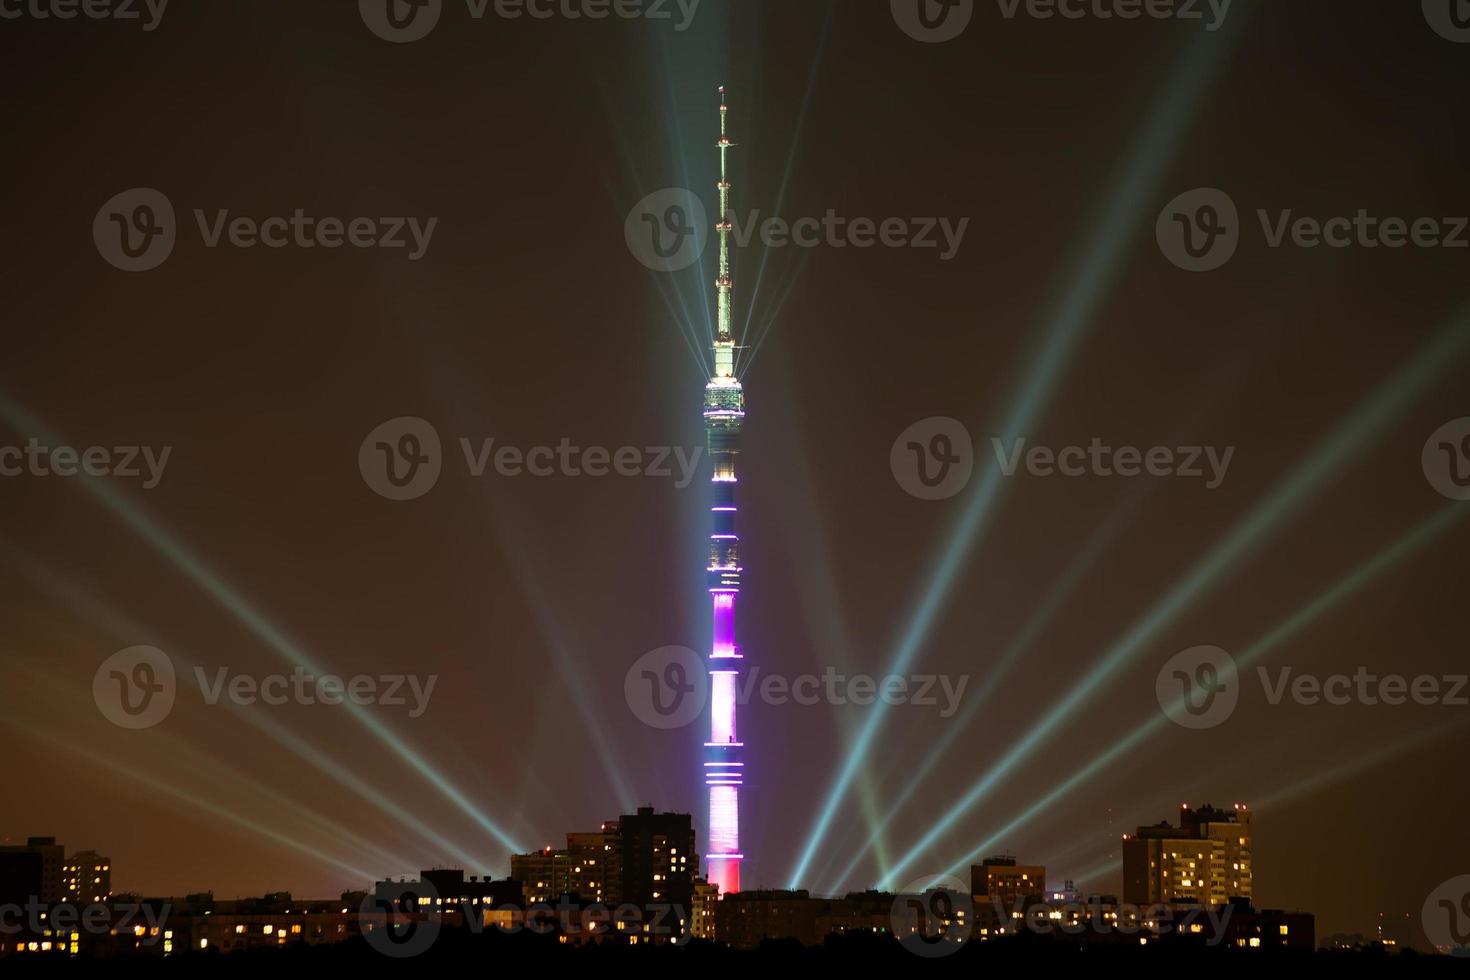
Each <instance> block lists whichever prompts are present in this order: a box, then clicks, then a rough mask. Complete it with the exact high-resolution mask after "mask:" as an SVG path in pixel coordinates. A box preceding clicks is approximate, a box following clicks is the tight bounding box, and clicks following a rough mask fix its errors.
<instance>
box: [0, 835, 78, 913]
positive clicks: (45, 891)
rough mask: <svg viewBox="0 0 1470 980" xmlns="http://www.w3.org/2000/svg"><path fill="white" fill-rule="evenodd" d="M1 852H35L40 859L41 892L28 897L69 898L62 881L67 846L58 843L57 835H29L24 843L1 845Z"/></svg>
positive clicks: (54, 901)
mask: <svg viewBox="0 0 1470 980" xmlns="http://www.w3.org/2000/svg"><path fill="white" fill-rule="evenodd" d="M0 854H34V855H36V857H37V858H38V859H39V860H40V864H41V888H40V894H39V895H31V896H27V897H28V898H31V899H34V898H39V899H40V900H41V901H42V902H46V903H56V902H64V901H66V900H67V895H66V886H65V884H64V883H63V881H62V877H63V874H64V872H63V870H62V869H63V867H64V866H65V865H66V848H65V847H63V846H62V845H60V844H58V843H56V838H55V837H27V838H26V842H25V844H23V845H22V844H10V845H5V846H0Z"/></svg>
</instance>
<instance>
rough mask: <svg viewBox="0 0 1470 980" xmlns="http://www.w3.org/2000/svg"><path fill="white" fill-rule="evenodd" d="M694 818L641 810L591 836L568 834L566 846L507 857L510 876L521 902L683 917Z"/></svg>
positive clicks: (689, 896)
mask: <svg viewBox="0 0 1470 980" xmlns="http://www.w3.org/2000/svg"><path fill="white" fill-rule="evenodd" d="M694 845H695V837H694V818H693V817H691V816H690V815H689V814H687V813H655V812H654V809H653V807H651V806H645V807H639V808H638V812H637V813H625V814H623V815H622V816H621V817H619V818H618V819H616V820H609V821H608V822H607V823H604V824H603V825H602V827H601V828H600V829H598V830H596V831H591V832H576V831H574V832H572V833H569V834H567V846H566V847H565V848H563V849H554V848H551V847H546V848H543V849H542V850H539V851H532V852H531V853H530V854H516V855H513V856H512V857H511V859H510V876H511V877H512V878H513V879H515V880H516V881H519V882H520V883H521V885H522V887H523V888H524V889H525V893H526V901H528V902H531V903H540V902H548V903H555V902H556V901H557V900H559V899H560V898H561V897H562V896H564V895H574V896H576V897H578V898H580V899H582V900H583V901H585V902H600V903H601V904H603V905H607V906H609V907H615V906H621V905H633V906H636V907H637V908H639V909H640V910H642V911H644V912H649V911H650V910H651V909H653V907H654V906H659V905H674V906H678V907H679V908H680V909H682V910H684V911H686V912H687V911H688V909H689V908H690V904H691V902H692V901H693V898H694V879H695V878H696V877H697V876H698V874H699V855H698V854H697V853H696V852H695V846H694Z"/></svg>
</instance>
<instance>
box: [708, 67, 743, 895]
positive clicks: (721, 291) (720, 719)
mask: <svg viewBox="0 0 1470 980" xmlns="http://www.w3.org/2000/svg"><path fill="white" fill-rule="evenodd" d="M727 111H728V107H727V106H726V105H725V89H724V86H721V87H720V139H719V142H718V143H717V144H716V145H717V146H718V147H719V149H720V182H719V183H718V184H717V185H716V186H717V187H718V188H719V191H720V221H719V223H718V224H717V225H716V226H715V229H716V230H717V231H718V232H719V234H720V274H719V278H717V279H716V280H715V289H716V290H718V297H719V322H718V326H717V329H716V332H715V374H714V377H712V378H710V381H709V384H707V385H705V388H704V430H705V435H706V437H707V439H708V441H709V455H710V461H711V463H712V465H713V467H714V474H713V476H712V477H711V481H712V483H713V485H714V506H713V507H712V508H711V509H710V516H711V518H712V521H711V523H712V524H713V525H714V530H713V531H712V533H711V534H710V543H709V566H708V568H707V570H706V573H707V575H708V576H709V591H710V599H711V601H712V603H713V606H714V617H713V623H714V628H713V636H712V639H711V643H710V654H709V672H710V739H709V741H708V742H706V743H705V761H704V782H705V785H706V786H708V787H709V837H710V840H709V853H708V854H707V855H706V856H707V858H708V860H709V880H710V882H712V883H713V884H716V885H719V887H720V894H721V895H729V894H731V893H732V892H738V891H739V890H740V858H741V857H742V855H741V853H740V787H741V785H742V784H743V782H744V775H745V761H744V759H743V757H742V755H743V753H742V749H743V747H744V746H743V743H741V742H740V739H739V735H738V732H737V729H736V723H735V701H736V692H737V691H739V689H740V678H741V675H742V674H743V672H744V666H743V665H744V658H743V657H742V656H741V653H740V645H739V644H738V643H737V642H736V640H735V598H736V596H738V595H739V594H740V538H739V537H738V536H736V534H735V485H736V478H735V461H736V459H737V458H738V456H739V454H740V423H741V421H742V420H743V419H744V418H745V393H744V392H743V391H742V390H741V387H740V382H739V381H737V380H736V379H735V340H734V338H733V337H732V335H731V333H730V322H731V319H732V316H731V305H732V304H731V296H730V293H731V289H732V288H733V287H734V282H733V281H732V280H731V278H730V230H731V227H732V226H731V223H730V181H729V174H728V171H727V169H726V163H725V154H726V151H728V150H729V149H730V147H731V146H733V145H734V144H733V143H732V142H731V141H730V137H729V135H728V134H727V133H726V131H725V114H726V112H727Z"/></svg>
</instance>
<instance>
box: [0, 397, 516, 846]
mask: <svg viewBox="0 0 1470 980" xmlns="http://www.w3.org/2000/svg"><path fill="white" fill-rule="evenodd" d="M0 415H3V416H4V417H5V419H6V420H7V421H8V422H9V423H10V425H11V426H12V427H13V428H15V429H16V430H17V431H18V432H20V433H22V434H25V435H34V436H36V437H38V438H42V439H45V440H46V441H47V442H49V443H51V444H52V445H62V444H65V440H62V439H58V438H56V437H55V436H54V435H53V434H52V433H50V432H48V431H47V430H46V428H45V426H43V425H42V424H41V423H40V422H39V421H38V420H37V419H35V418H34V417H32V416H31V415H30V413H29V412H27V411H26V410H25V409H24V408H23V407H22V406H21V405H20V404H19V403H17V402H16V401H15V400H14V399H12V398H11V397H10V396H9V394H7V393H3V392H0ZM77 480H78V482H79V483H80V485H81V486H82V487H83V488H85V489H86V491H87V492H88V493H89V494H91V495H92V496H93V498H94V499H96V500H98V501H100V502H101V503H102V504H103V506H104V507H106V509H107V510H108V511H110V512H111V513H112V514H113V515H114V516H115V517H118V518H120V519H121V520H122V521H123V523H125V524H126V525H127V526H128V527H129V528H130V529H131V530H132V531H133V532H134V533H135V534H137V535H138V536H139V537H140V538H142V539H143V540H144V541H146V542H147V543H148V544H149V545H151V546H152V547H153V548H154V549H155V550H156V551H158V553H159V554H161V555H163V556H164V557H165V558H167V559H168V560H169V561H171V562H172V563H173V564H174V565H175V566H177V567H178V568H179V570H180V571H182V572H183V573H184V574H185V575H187V576H188V577H189V579H190V580H192V581H193V582H194V584H196V585H198V586H199V587H200V588H201V589H203V590H204V591H205V592H207V593H208V594H209V595H210V596H211V597H212V598H213V599H214V600H215V601H216V602H218V603H219V604H220V605H221V606H223V607H224V608H225V609H226V611H228V612H229V613H230V614H231V615H233V616H234V617H235V618H236V619H238V620H239V621H240V622H241V623H242V624H244V625H245V626H246V627H247V628H249V629H250V631H251V632H252V633H254V634H255V635H256V636H258V637H259V638H260V639H261V640H263V641H264V642H265V643H266V644H267V645H268V646H270V647H271V649H273V650H274V651H275V652H276V653H278V654H279V655H281V656H282V657H283V658H284V659H285V660H287V661H288V662H290V663H291V664H293V665H295V666H300V667H302V668H303V669H305V670H308V671H310V672H312V673H314V674H322V673H325V671H323V670H322V669H321V668H320V667H319V666H318V665H317V664H316V663H314V662H313V661H312V659H311V658H310V657H309V656H308V655H307V654H306V652H305V651H304V650H303V649H301V648H300V647H299V646H298V645H297V644H296V643H295V642H293V641H292V640H291V639H290V638H289V637H287V636H286V635H285V633H283V632H282V631H281V630H280V629H279V628H278V627H277V626H276V625H275V624H273V623H272V622H271V621H270V620H269V619H267V618H266V617H265V616H264V615H262V614H261V613H260V612H259V611H257V610H256V609H255V608H254V607H253V606H252V605H250V603H249V602H247V601H246V600H245V598H244V597H243V596H241V595H239V594H238V593H236V592H235V591H234V590H233V589H231V588H230V587H229V586H228V585H227V584H226V583H225V581H224V580H223V579H222V578H220V577H219V576H218V575H217V574H215V572H214V571H213V570H212V569H211V568H210V567H209V566H208V565H206V564H205V563H204V561H203V560H202V559H201V558H199V557H197V556H195V555H194V554H193V553H192V552H191V551H190V550H189V549H188V548H186V547H185V546H184V545H183V544H182V543H180V542H179V541H177V540H176V539H175V538H174V537H173V536H172V535H170V534H168V533H167V532H166V531H164V530H163V528H162V527H160V526H159V525H158V524H157V523H156V522H155V521H153V520H152V519H151V518H150V517H148V516H147V515H146V514H144V513H143V512H142V510H141V509H139V508H138V507H136V506H135V505H133V504H132V503H131V502H130V501H128V500H127V499H125V498H124V497H122V496H121V495H120V494H118V493H117V492H116V491H115V490H113V488H112V487H111V486H109V485H108V484H107V482H106V481H105V480H104V479H101V478H91V477H86V476H79V477H77ZM343 708H344V709H346V710H347V711H348V713H349V714H350V715H351V717H352V718H353V719H354V720H356V721H357V722H358V723H359V724H361V725H362V726H363V727H364V728H366V729H367V730H368V731H369V732H371V733H372V734H373V735H374V736H375V737H376V738H377V739H378V740H379V741H380V742H382V743H383V744H384V745H386V746H387V747H388V748H389V749H391V750H392V751H393V753H394V754H395V755H397V756H398V757H399V758H400V759H402V760H403V761H404V762H406V763H408V764H409V765H410V766H411V767H412V768H413V769H414V770H415V771H416V772H417V773H418V774H419V775H420V776H421V777H423V779H424V780H425V781H427V782H428V783H429V784H430V785H432V786H433V787H434V788H435V789H437V790H438V791H439V792H440V793H441V794H443V795H444V796H445V797H446V798H447V799H449V800H450V801H451V802H453V803H454V804H455V805H456V806H457V807H459V809H460V810H462V811H463V812H464V813H465V814H466V815H468V816H469V817H470V819H472V820H473V821H474V822H475V823H476V824H478V825H479V826H480V827H481V828H483V829H484V830H485V831H487V832H488V833H489V834H490V835H491V836H493V837H494V838H495V839H496V840H497V841H499V842H500V844H501V845H502V846H503V847H505V848H507V849H508V850H509V851H510V852H511V853H518V852H520V851H521V850H522V848H521V847H520V845H519V844H517V843H516V841H515V840H514V839H513V838H512V837H511V836H510V835H509V834H507V833H506V832H505V831H504V830H502V829H501V827H500V826H499V825H498V824H496V823H495V821H493V820H491V819H490V818H489V817H488V816H486V815H485V814H484V813H482V812H481V811H480V809H479V808H478V807H477V806H475V805H474V803H473V802H471V801H470V799H469V798H468V797H466V796H465V795H464V793H462V792H461V791H460V790H459V789H458V788H457V787H455V786H454V785H453V784H452V783H451V782H450V781H449V779H448V778H447V777H445V776H444V775H443V774H442V773H440V772H439V771H438V770H437V769H435V768H434V766H433V765H431V764H430V763H429V761H428V760H427V759H425V758H424V757H423V756H422V755H420V754H419V752H418V751H416V750H415V749H413V748H412V747H411V746H409V745H408V743H407V742H406V741H405V740H404V738H403V737H402V736H401V735H398V734H397V733H395V732H393V731H392V730H391V729H390V728H389V727H388V726H387V725H385V724H384V723H383V722H382V721H380V720H379V719H378V718H377V717H375V716H374V715H373V714H372V712H370V711H368V710H366V709H365V708H364V707H363V706H362V705H359V704H354V703H353V702H352V701H351V700H350V699H349V700H348V701H347V702H346V703H345V704H344V705H343Z"/></svg>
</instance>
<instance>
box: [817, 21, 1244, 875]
mask: <svg viewBox="0 0 1470 980" xmlns="http://www.w3.org/2000/svg"><path fill="white" fill-rule="evenodd" d="M1245 20H1246V18H1244V17H1241V18H1234V19H1232V20H1231V22H1230V25H1229V26H1228V27H1227V28H1225V29H1224V30H1221V31H1220V32H1218V33H1216V34H1214V35H1209V36H1201V37H1199V38H1196V39H1195V41H1194V42H1193V43H1192V44H1191V45H1190V46H1189V48H1188V50H1187V51H1186V53H1185V55H1184V57H1183V58H1182V59H1181V60H1180V61H1179V63H1178V64H1176V65H1175V67H1174V70H1173V72H1172V74H1171V76H1170V78H1169V80H1168V83H1167V84H1166V85H1165V87H1164V91H1163V93H1162V95H1161V96H1160V97H1159V100H1158V102H1157V103H1156V104H1155V105H1154V106H1153V109H1152V111H1151V112H1150V114H1149V117H1148V118H1149V123H1148V124H1147V126H1146V127H1145V129H1144V131H1143V133H1142V134H1141V135H1140V137H1139V139H1138V140H1137V142H1136V144H1135V146H1134V148H1133V152H1132V156H1131V159H1130V160H1129V163H1128V165H1127V167H1126V168H1125V170H1124V175H1123V177H1122V180H1121V182H1120V183H1119V184H1117V186H1116V187H1115V188H1114V190H1113V193H1112V196H1111V203H1110V204H1109V206H1108V208H1107V209H1106V211H1105V213H1104V214H1103V215H1102V218H1101V220H1100V221H1099V223H1098V226H1097V230H1096V232H1095V233H1094V235H1093V236H1092V238H1091V239H1090V240H1089V242H1088V244H1087V246H1086V247H1085V248H1084V250H1083V251H1082V252H1081V253H1080V255H1079V257H1078V261H1077V264H1076V265H1075V267H1074V268H1073V269H1072V270H1071V274H1070V276H1069V277H1068V281H1069V282H1070V286H1069V288H1067V289H1066V290H1065V293H1064V297H1063V299H1062V300H1061V302H1060V304H1059V305H1058V306H1057V307H1056V308H1055V309H1054V310H1052V311H1051V313H1050V315H1049V317H1048V321H1049V326H1048V329H1047V331H1046V334H1045V337H1044V339H1043V341H1042V343H1041V345H1040V347H1039V348H1038V349H1036V350H1034V351H1033V352H1032V356H1031V366H1030V369H1029V370H1028V371H1027V373H1026V381H1025V383H1024V384H1023V385H1022V386H1021V388H1020V391H1019V393H1018V397H1017V400H1016V402H1015V404H1014V406H1013V408H1012V411H1011V414H1010V416H1009V418H1008V419H1007V420H1006V422H1005V425H1004V426H1003V427H1002V429H1001V433H1002V434H1003V436H1004V437H1005V438H1006V439H1007V440H1008V441H1013V440H1014V439H1017V438H1020V437H1022V436H1024V435H1026V430H1027V429H1028V428H1029V427H1030V426H1031V425H1032V424H1033V423H1034V422H1035V420H1036V418H1037V417H1038V415H1039V414H1040V413H1041V409H1042V407H1043V405H1044V404H1045V402H1046V400H1047V399H1048V398H1049V397H1050V395H1051V393H1052V391H1053V390H1054V388H1055V386H1056V384H1057V382H1058V381H1059V379H1060V378H1061V376H1062V373H1063V371H1064V369H1065V368H1066V365H1067V363H1068V360H1069V358H1070V355H1071V353H1072V351H1073V349H1074V348H1075V346H1076V344H1077V341H1078V338H1079V337H1080V336H1081V334H1082V332H1083V329H1084V328H1085V327H1086V325H1087V324H1088V322H1089V321H1090V319H1091V316H1092V313H1093V312H1094V311H1095V310H1096V308H1097V307H1098V306H1099V305H1100V303H1101V302H1102V298H1103V296H1104V294H1105V293H1106V291H1107V287H1108V286H1109V285H1111V283H1112V282H1113V281H1114V280H1115V279H1116V277H1117V274H1118V272H1119V270H1120V269H1121V268H1122V265H1123V260H1124V258H1125V257H1126V255H1127V254H1128V245H1129V243H1130V242H1131V241H1132V239H1133V238H1134V237H1135V236H1136V233H1137V231H1138V228H1139V226H1140V224H1141V223H1142V221H1143V217H1144V215H1145V213H1146V212H1147V211H1148V202H1149V201H1150V199H1152V198H1153V197H1154V191H1155V188H1156V186H1157V185H1158V184H1159V182H1160V180H1161V179H1162V178H1163V175H1164V173H1165V171H1166V167H1167V164H1168V162H1169V161H1170V160H1171V159H1172V158H1173V156H1174V153H1175V151H1176V150H1177V149H1178V147H1179V144H1180V142H1181V140H1182V139H1183V136H1184V133H1185V131H1186V130H1187V129H1188V127H1189V124H1190V122H1191V121H1192V120H1193V111H1194V107H1195V106H1196V104H1197V103H1198V102H1199V101H1200V98H1201V96H1202V94H1203V92H1204V89H1205V87H1206V86H1207V85H1208V84H1209V82H1210V80H1211V79H1212V78H1213V77H1214V75H1215V70H1216V68H1217V67H1218V66H1219V64H1220V62H1221V61H1222V60H1223V58H1224V56H1225V54H1226V52H1228V51H1229V50H1231V49H1232V48H1233V38H1234V36H1235V35H1237V34H1238V33H1239V31H1240V29H1241V27H1242V26H1243V22H1244V21H1245ZM1227 35H1228V36H1227ZM1002 479H1003V476H1002V473H1001V470H1000V467H999V465H998V464H997V463H996V461H995V460H993V459H992V460H991V461H990V464H989V465H988V466H987V468H986V471H985V474H984V476H983V477H982V478H981V479H980V480H979V481H978V483H977V486H976V489H975V490H974V491H973V492H972V494H971V498H970V502H969V505H968V506H967V507H966V509H965V512H964V515H963V516H962V518H961V519H960V522H959V524H958V526H957V527H956V528H955V530H954V531H953V533H951V534H949V535H948V536H947V538H946V540H947V541H948V542H949V544H948V545H947V546H946V548H945V549H944V552H943V556H942V558H941V560H940V562H939V564H938V566H937V567H936V568H935V570H934V573H933V574H932V575H931V576H930V577H929V579H928V581H927V583H926V585H925V587H924V590H923V593H922V595H921V598H920V600H919V604H918V606H917V608H916V609H915V611H914V615H913V616H912V617H911V619H910V623H909V628H908V630H907V631H906V633H905V634H904V636H903V637H902V639H901V640H900V642H899V644H898V648H897V650H896V651H895V654H894V657H893V660H892V663H891V664H890V666H889V670H888V672H889V673H892V674H904V673H907V672H908V666H909V664H910V662H911V661H912V660H913V659H914V657H915V656H916V655H917V654H918V651H919V649H920V647H922V646H923V644H924V642H925V641H926V640H927V638H928V634H929V631H930V629H932V627H933V625H934V622H935V620H936V619H937V617H938V615H939V612H940V610H941V608H942V607H943V605H944V602H945V600H946V599H947V598H948V595H949V592H950V590H951V589H952V588H953V586H954V583H955V580H956V579H957V578H958V576H959V573H960V571H961V569H962V568H963V566H964V564H965V561H966V559H967V558H968V557H969V555H970V554H971V553H972V552H973V551H974V550H975V549H976V548H977V547H978V545H979V544H980V542H981V541H982V540H983V537H984V534H985V532H986V531H987V530H988V526H989V518H990V516H991V513H992V510H993V507H994V505H995V501H996V499H997V498H998V497H999V496H1000V491H1001V480H1002ZM886 707H887V706H886V705H881V704H880V705H875V706H874V707H873V709H872V710H871V711H870V712H869V714H868V718H867V721H866V723H865V724H864V726H863V729H862V731H861V732H860V733H859V735H858V738H857V739H856V741H855V742H854V743H853V745H852V747H851V748H850V749H849V751H848V754H847V758H846V760H845V761H844V762H843V765H842V766H841V768H840V769H839V771H838V775H837V778H836V779H835V780H834V781H833V785H832V787H831V789H830V790H829V792H828V794H827V797H826V801H825V803H824V804H823V805H822V808H821V810H820V812H819V814H818V815H817V818H816V820H815V821H813V824H812V828H811V831H810V833H809V834H808V835H807V840H806V845H805V847H804V848H803V849H802V851H801V855H800V857H799V858H798V859H797V862H796V864H795V866H794V867H793V868H792V871H791V875H790V876H789V887H792V888H798V887H800V882H801V880H802V879H803V878H804V877H805V876H806V872H807V868H808V867H809V865H810V864H811V861H812V858H813V857H814V856H815V854H816V851H817V848H818V847H819V846H821V844H822V841H823V840H824V839H825V838H826V835H827V828H828V826H829V825H830V824H831V822H832V819H833V817H834V816H836V814H837V810H838V807H839V806H841V804H842V800H843V798H844V797H845V795H846V793H847V790H848V787H849V786H850V785H851V783H852V779H853V777H854V776H855V775H856V774H857V772H858V770H859V769H860V768H861V766H862V765H863V763H864V761H865V760H866V758H867V754H868V749H869V748H870V747H871V745H872V743H873V740H874V738H875V737H876V735H877V733H878V730H879V728H880V727H881V726H882V723H883V720H884V717H885V715H886V711H885V709H886Z"/></svg>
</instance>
